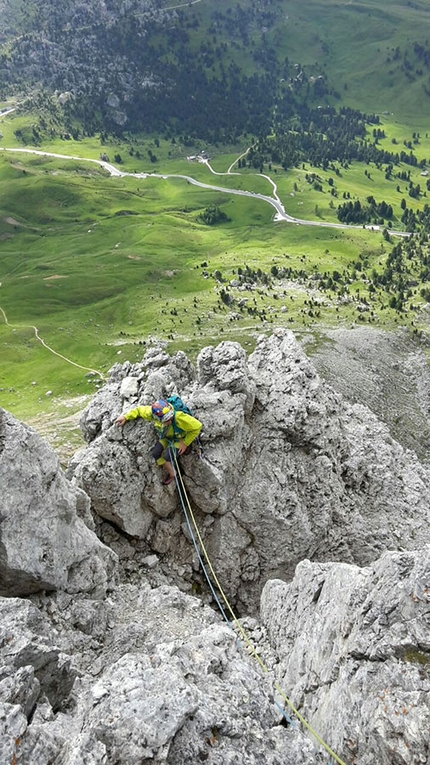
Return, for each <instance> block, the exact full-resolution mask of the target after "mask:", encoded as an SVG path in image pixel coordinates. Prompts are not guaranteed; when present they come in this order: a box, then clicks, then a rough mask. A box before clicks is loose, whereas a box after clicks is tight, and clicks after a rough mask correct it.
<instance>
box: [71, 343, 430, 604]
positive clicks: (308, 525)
mask: <svg viewBox="0 0 430 765" xmlns="http://www.w3.org/2000/svg"><path fill="white" fill-rule="evenodd" d="M132 377H135V379H136V380H137V382H138V400H139V402H140V403H146V404H147V403H150V402H151V400H153V399H154V398H156V397H159V396H166V395H169V394H170V393H173V392H178V393H179V394H180V395H181V396H182V397H183V398H184V400H186V401H187V403H188V404H189V405H190V406H191V407H192V409H193V411H194V412H195V414H196V416H197V417H198V418H199V419H200V420H201V421H202V423H203V430H202V436H201V444H202V451H201V452H200V457H201V458H200V459H199V458H198V456H197V455H194V456H189V457H186V458H185V457H184V458H183V459H181V466H182V467H181V470H182V478H183V482H184V486H185V488H186V491H187V495H188V497H189V501H190V503H191V505H192V507H193V509H194V514H195V517H196V519H197V522H198V524H199V526H200V528H201V530H202V534H203V537H204V543H205V545H206V547H207V549H208V552H209V555H210V558H211V560H212V562H213V565H214V567H215V569H216V571H217V572H218V576H219V578H220V581H221V582H222V583H223V584H224V585H225V587H226V590H227V593H228V595H229V597H230V598H231V599H232V600H233V602H235V603H238V604H239V605H240V607H241V608H242V610H245V611H246V612H248V613H251V612H253V611H254V612H255V611H256V610H257V608H258V600H259V595H260V592H261V587H262V584H264V582H265V581H266V580H267V579H269V578H277V577H281V578H289V577H291V576H292V574H293V572H294V569H295V566H296V564H297V563H298V562H299V561H300V560H302V559H303V558H305V557H307V558H309V559H312V560H320V561H325V560H342V561H346V562H350V563H357V564H359V565H366V564H368V563H370V562H371V561H373V560H375V559H376V558H377V557H378V556H379V555H380V554H381V552H383V551H384V550H387V549H396V548H400V547H406V548H413V547H418V546H421V545H423V544H425V543H427V542H428V541H429V540H430V532H429V528H430V525H429V520H430V502H429V499H430V490H429V485H430V484H429V469H428V468H427V467H425V466H423V465H422V464H420V462H419V461H418V459H417V458H416V456H415V455H414V454H413V453H412V452H409V451H405V450H404V449H403V448H402V447H401V446H400V445H399V444H398V443H397V442H396V441H394V440H393V439H392V437H391V436H390V433H389V431H388V428H387V427H386V426H385V425H384V424H383V423H381V422H380V421H379V420H378V419H377V418H376V417H375V415H374V414H372V412H371V411H370V410H369V409H367V408H366V407H365V406H362V405H359V404H350V403H348V402H347V401H346V400H345V399H344V398H343V397H342V396H341V395H340V394H339V393H336V392H335V391H334V390H333V389H332V388H331V387H330V386H328V385H327V384H326V383H325V382H324V381H323V380H322V379H321V378H320V377H319V375H318V374H317V372H316V370H315V368H314V366H313V365H312V364H311V362H310V361H309V359H308V358H307V357H306V355H305V353H304V352H303V350H302V348H301V347H300V345H299V344H298V343H297V341H296V339H295V338H294V335H293V334H292V333H291V332H288V331H284V330H282V331H279V332H278V333H275V334H273V335H272V336H271V337H270V338H266V337H262V338H261V339H260V340H259V342H258V344H257V347H256V350H255V352H254V353H253V354H252V355H251V356H250V357H249V359H247V358H246V355H245V352H244V351H243V349H242V348H241V347H240V346H239V345H238V344H237V343H230V342H223V343H220V344H219V345H218V346H217V347H216V348H213V347H209V348H205V349H203V351H202V352H201V353H200V355H199V357H198V360H197V368H196V369H194V368H193V367H192V366H191V364H190V363H189V362H188V360H187V359H186V357H185V356H184V354H176V356H174V357H172V358H170V357H169V356H168V355H167V354H166V353H165V352H164V351H163V350H162V349H155V350H153V351H152V352H148V354H147V355H146V356H145V359H144V360H143V362H142V363H140V364H135V365H130V364H126V365H125V367H124V368H123V369H122V368H121V367H120V366H119V365H117V366H116V367H115V370H114V378H113V380H112V381H110V382H109V383H108V385H107V388H106V391H107V392H106V399H104V393H103V389H102V390H101V391H100V392H99V393H98V394H97V397H96V398H97V401H98V404H97V407H98V408H97V410H96V409H94V405H90V409H89V411H90V412H91V417H89V418H88V416H84V418H83V427H84V434H85V435H86V437H87V438H88V439H89V440H91V445H90V447H89V448H88V449H87V450H85V451H81V452H80V453H79V454H78V455H77V457H76V459H75V460H74V461H73V463H72V464H71V466H70V470H69V473H68V475H69V476H70V477H71V478H72V480H73V482H74V483H75V484H76V485H77V486H79V487H80V488H82V489H83V490H84V491H85V492H86V493H87V494H88V495H89V496H90V498H91V502H92V507H93V509H94V510H95V511H96V512H97V513H98V514H100V515H101V516H102V517H104V518H107V519H109V520H111V521H113V522H114V523H115V524H116V525H117V526H118V527H119V528H121V529H123V530H124V531H126V532H127V533H128V534H131V535H133V536H137V537H140V538H145V539H146V540H147V541H148V543H149V544H150V545H151V540H153V543H154V547H153V550H154V552H157V553H162V554H163V555H165V556H167V557H169V556H170V559H171V560H172V562H173V560H178V561H182V562H183V563H185V562H186V557H187V554H188V553H187V550H189V539H186V538H185V537H184V535H183V534H180V535H179V536H175V534H176V531H175V530H174V529H176V520H175V519H176V516H177V514H178V512H182V511H181V509H180V506H179V508H178V502H177V500H178V494H177V492H176V489H175V487H174V486H173V485H171V486H170V487H169V488H168V489H166V488H164V487H162V486H161V485H160V477H159V474H160V471H159V469H158V468H157V467H156V466H155V465H154V463H153V461H152V459H151V456H150V450H151V447H152V445H153V444H154V443H155V440H156V436H155V433H154V429H153V428H152V427H151V424H150V423H148V422H144V421H142V420H136V421H133V422H130V423H127V424H126V425H125V426H124V428H123V429H122V430H120V429H119V428H117V427H116V426H112V425H108V424H107V423H111V422H112V421H113V420H114V418H115V416H117V415H118V414H119V413H120V410H121V409H122V408H123V403H122V400H121V396H120V388H121V384H122V382H121V381H123V380H124V378H126V379H130V378H132ZM115 386H116V387H115ZM113 401H116V402H117V404H118V406H117V408H116V411H113V410H112V411H110V414H109V416H106V414H105V412H106V411H107V410H108V409H109V407H110V406H111V404H112V402H113ZM103 402H104V403H103ZM120 402H121V403H120ZM124 403H125V404H126V402H124ZM97 412H98V414H97ZM97 418H98V419H97ZM88 421H90V422H91V427H90V428H88V427H87V425H86V423H88ZM95 432H98V433H99V435H98V436H97V437H96V438H95V439H94V438H93V433H95ZM207 515H211V516H212V517H213V519H214V522H213V523H212V524H211V525H210V526H204V518H205V516H207ZM160 518H161V519H163V523H164V525H163V526H162V527H161V526H160V525H159V521H158V519H160ZM169 525H171V527H172V533H170V532H169ZM182 528H183V529H184V531H185V535H186V536H188V537H189V533H188V531H187V530H186V529H187V527H186V524H185V525H183V526H182ZM160 529H162V531H163V534H162V540H161V542H160V533H159V532H160ZM166 540H167V542H168V543H166ZM160 544H161V547H160Z"/></svg>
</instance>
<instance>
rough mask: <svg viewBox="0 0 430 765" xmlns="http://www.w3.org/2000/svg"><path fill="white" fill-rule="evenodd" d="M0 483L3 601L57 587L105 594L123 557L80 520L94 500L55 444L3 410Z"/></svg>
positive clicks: (0, 592)
mask: <svg viewBox="0 0 430 765" xmlns="http://www.w3.org/2000/svg"><path fill="white" fill-rule="evenodd" d="M0 484H1V487H2V492H1V497H0V508H1V511H0V595H27V594H29V593H32V592H36V591H37V590H42V589H44V590H53V589H57V588H60V589H63V590H66V591H69V592H79V591H82V592H89V593H92V594H93V595H96V596H101V595H103V594H104V593H105V592H106V588H107V586H108V585H109V582H110V581H111V580H112V577H113V574H114V569H115V561H116V556H115V555H114V554H113V553H112V551H111V550H109V549H108V548H107V547H106V546H105V545H103V544H102V543H101V542H100V540H99V539H98V538H97V536H96V535H95V534H94V532H93V531H91V530H90V529H89V528H88V527H87V526H86V525H85V523H84V522H83V520H82V519H81V517H79V516H81V515H85V514H86V513H88V512H89V509H88V508H89V500H88V497H86V496H85V495H84V494H83V492H82V491H80V490H79V489H76V487H74V486H72V485H71V484H70V482H69V481H68V480H67V479H66V477H65V475H64V473H63V472H62V470H61V468H60V466H59V460H58V457H57V456H56V455H55V453H54V452H53V451H52V449H51V448H50V447H49V446H48V444H47V443H46V442H45V441H43V439H42V438H40V436H38V435H37V433H36V432H35V431H34V430H32V429H31V428H29V427H27V426H25V425H23V424H22V423H19V422H18V421H17V420H15V419H14V418H13V417H12V416H11V415H9V414H7V413H6V412H5V411H4V410H3V409H0ZM84 508H85V509H84Z"/></svg>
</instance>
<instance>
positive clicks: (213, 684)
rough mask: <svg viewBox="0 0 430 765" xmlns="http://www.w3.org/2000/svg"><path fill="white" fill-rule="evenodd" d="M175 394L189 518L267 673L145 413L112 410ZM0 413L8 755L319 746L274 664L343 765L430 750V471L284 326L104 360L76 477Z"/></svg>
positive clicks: (128, 757)
mask: <svg viewBox="0 0 430 765" xmlns="http://www.w3.org/2000/svg"><path fill="white" fill-rule="evenodd" d="M174 392H179V393H180V394H181V395H182V396H183V398H184V399H186V400H187V402H188V403H189V404H191V406H192V407H193V409H194V411H195V413H196V416H198V417H199V418H200V419H201V420H202V422H203V424H204V429H203V436H202V454H200V458H198V455H196V454H195V455H193V456H190V457H188V458H183V459H182V466H181V470H182V474H183V481H184V484H185V486H186V489H187V493H188V496H189V499H190V503H191V506H192V509H193V513H194V514H195V517H196V519H197V523H198V525H199V529H200V532H201V535H202V538H203V540H204V543H205V546H206V547H207V550H208V552H209V555H210V558H211V561H212V564H213V566H214V570H215V571H216V572H217V576H218V577H219V579H220V581H221V582H222V586H223V588H224V589H225V591H226V592H227V594H228V597H229V598H230V600H231V602H232V604H233V605H234V607H235V609H236V611H237V613H238V614H239V616H240V618H241V624H242V625H243V627H244V628H245V630H246V632H247V634H248V635H249V637H250V640H251V642H252V644H253V645H254V646H255V651H256V652H257V653H258V654H259V655H261V656H262V657H263V660H264V664H265V667H266V670H267V671H266V672H263V671H262V670H261V667H260V666H259V663H258V662H256V661H255V657H254V656H252V655H249V653H248V651H247V650H245V649H244V648H243V647H242V644H241V643H240V641H239V640H238V638H237V635H236V633H235V631H234V630H233V629H231V625H230V626H229V625H228V624H225V622H224V621H223V620H222V618H221V616H220V615H219V613H218V612H217V610H216V609H214V608H213V606H214V603H213V600H212V597H211V594H210V592H209V590H208V588H207V587H206V584H205V581H204V579H203V578H202V574H201V571H200V566H199V560H198V557H197V554H196V552H195V551H194V549H193V546H192V544H191V542H190V539H189V531H188V529H187V527H186V525H185V524H184V520H183V516H182V511H181V507H180V505H179V506H178V494H177V492H176V490H175V489H174V488H173V487H168V488H165V487H162V486H161V482H160V476H159V475H158V469H157V468H156V466H155V465H154V464H152V462H151V460H150V456H149V450H150V448H151V446H152V444H153V440H154V433H153V430H152V428H151V426H150V424H149V423H145V422H143V421H135V422H133V423H129V424H127V425H126V426H125V427H124V428H123V429H122V430H121V429H118V428H117V427H116V426H115V425H114V424H113V423H114V420H115V417H116V416H117V415H118V414H119V413H120V412H121V411H123V410H124V411H125V410H126V409H128V408H130V407H131V406H134V405H135V404H136V403H137V402H141V403H148V402H150V401H151V400H152V399H154V398H156V397H158V396H160V395H168V394H171V393H174ZM0 412H1V417H0V479H1V485H2V488H3V487H4V490H3V492H2V497H1V506H0V507H1V511H0V586H1V596H2V597H0V609H1V611H2V618H1V619H0V624H1V627H0V657H1V658H0V689H1V695H0V699H1V700H0V707H1V715H0V729H1V736H0V752H1V761H2V762H5V763H9V762H11V763H12V762H13V763H14V765H15V763H16V765H24V763H25V765H48V763H55V764H56V765H78V763H79V765H81V763H86V765H87V764H88V765H122V763H124V765H125V763H127V764H129V763H130V762H136V763H137V762H139V763H141V764H142V765H143V763H145V765H146V763H166V765H182V763H183V765H186V764H187V765H190V764H191V763H193V765H194V763H198V762H207V763H209V764H212V765H224V763H225V764H226V765H227V763H233V762H241V763H246V764H249V765H253V764H254V763H255V765H257V763H258V764H260V763H264V765H266V764H267V765H278V764H279V765H281V763H282V764H283V765H285V763H286V765H288V763H291V764H292V763H296V764H298V765H300V763H303V764H304V763H306V764H307V765H312V764H313V763H318V762H327V754H325V753H323V754H321V753H318V752H317V751H316V749H315V748H314V745H313V743H312V741H311V739H310V738H309V736H305V735H304V734H303V732H302V731H301V729H300V726H299V725H297V726H296V725H294V726H291V725H290V723H289V722H287V720H286V718H285V717H283V715H282V713H281V707H283V706H285V705H284V702H283V699H282V698H281V697H280V696H278V694H276V693H275V692H274V690H273V689H274V682H277V683H278V684H279V686H280V687H282V688H283V689H285V692H286V693H287V694H288V695H289V696H290V698H291V700H292V702H293V703H294V705H295V706H296V707H297V708H299V709H300V710H301V712H302V713H303V714H304V715H305V717H306V718H307V719H308V720H309V722H310V723H311V725H312V726H313V727H314V728H315V729H316V730H318V732H319V733H320V734H321V735H322V736H323V738H324V739H325V740H326V741H327V742H328V743H329V744H330V745H331V746H332V747H333V748H334V749H335V751H336V752H337V753H338V755H339V756H340V757H341V758H342V759H343V761H344V762H345V763H347V765H352V763H355V764H356V765H368V763H369V765H370V763H374V762H378V763H381V765H415V763H426V762H427V761H428V757H429V749H428V740H429V736H428V729H429V723H430V720H429V714H428V704H427V698H428V691H429V684H430V678H429V666H430V659H429V652H430V645H429V640H428V635H429V631H428V621H427V620H428V603H429V594H428V593H429V590H428V586H429V570H430V565H429V564H430V547H429V543H430V534H429V532H428V528H429V524H428V521H429V502H428V500H429V490H428V485H429V483H428V478H429V476H428V468H427V467H426V466H425V465H423V464H421V463H420V462H419V460H418V459H417V457H416V455H415V454H414V453H413V452H411V451H407V450H405V449H403V448H402V447H401V446H400V445H399V444H398V443H397V442H396V441H394V440H393V439H392V437H391V436H390V434H389V431H388V429H387V427H386V426H385V425H384V424H382V423H381V422H380V421H379V420H378V419H377V418H376V417H375V415H373V414H372V413H371V412H370V410H368V409H367V408H366V407H364V406H362V405H359V404H349V403H348V402H347V401H346V400H345V399H344V398H343V397H342V396H341V395H339V394H338V393H336V392H335V391H334V390H333V389H332V388H330V387H329V386H328V385H327V384H326V383H324V382H323V381H322V380H321V378H320V377H319V376H318V374H317V373H316V370H315V368H314V367H313V365H312V364H311V363H310V361H309V359H308V358H307V357H306V356H305V354H304V353H303V350H302V349H301V348H300V346H299V345H298V343H297V342H296V340H295V338H294V336H293V335H292V334H291V333H289V332H284V331H283V332H280V333H279V334H275V335H273V336H272V337H271V338H269V339H265V338H262V339H261V341H260V343H259V344H258V345H257V348H256V351H255V352H254V354H252V356H251V357H250V358H249V359H247V358H246V355H245V353H244V351H243V349H242V348H241V347H240V346H239V345H237V344H235V343H221V344H220V345H219V346H218V347H217V348H212V347H211V348H205V349H204V350H203V351H202V352H201V354H200V356H199V358H198V360H197V365H196V368H195V369H194V367H193V366H192V365H191V363H190V362H189V360H188V359H187V357H186V356H185V355H184V354H182V353H179V354H176V355H175V356H174V357H169V356H168V355H167V354H166V353H165V352H164V350H163V349H162V348H160V347H156V348H153V349H151V350H150V351H149V352H148V353H147V354H146V356H145V358H144V359H143V360H142V362H141V363H139V364H134V365H132V364H129V363H126V364H124V365H116V366H115V367H114V368H113V369H112V370H111V372H110V377H109V381H108V383H107V385H106V386H105V387H104V388H103V389H102V390H100V391H99V392H98V393H97V395H96V396H95V397H94V398H93V400H92V401H91V403H90V405H89V407H88V408H87V409H86V411H85V413H84V416H83V419H82V429H83V433H84V435H85V437H86V440H87V442H88V446H86V447H85V448H84V449H83V450H81V452H80V453H78V454H77V455H75V457H74V459H73V460H72V462H71V464H70V466H69V469H68V471H67V477H66V476H65V475H64V474H63V472H62V471H61V469H60V467H59V465H58V458H56V456H55V455H54V454H53V452H52V451H51V450H50V448H49V447H48V446H47V445H46V443H45V442H44V441H43V440H42V439H41V438H40V437H39V436H37V434H36V433H35V432H34V431H32V430H31V429H30V428H28V427H27V426H25V425H22V424H21V423H18V422H17V421H16V420H14V418H13V417H12V416H11V415H8V414H7V413H6V412H4V411H3V410H0ZM197 595H198V597H197ZM275 702H277V703H275ZM287 711H288V710H287Z"/></svg>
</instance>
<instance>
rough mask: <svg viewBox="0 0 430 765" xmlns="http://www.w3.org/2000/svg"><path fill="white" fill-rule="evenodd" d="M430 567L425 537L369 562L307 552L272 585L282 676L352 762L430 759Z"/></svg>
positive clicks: (388, 764) (269, 593)
mask: <svg viewBox="0 0 430 765" xmlns="http://www.w3.org/2000/svg"><path fill="white" fill-rule="evenodd" d="M429 576H430V546H426V547H425V548H424V549H423V550H420V551H417V552H399V553H392V552H389V553H385V554H384V555H383V556H382V557H381V558H380V559H379V560H378V561H376V563H374V564H373V565H372V566H370V567H368V568H362V569H360V568H358V567H356V566H353V565H348V564H342V563H340V564H337V563H336V564H329V563H325V564H315V563H310V562H309V561H303V562H301V563H300V564H299V565H298V566H297V569H296V574H295V577H294V579H293V581H292V582H291V583H290V584H286V583H285V582H281V581H280V580H273V581H269V582H267V584H266V586H265V587H264V590H263V593H262V598H261V616H262V620H263V624H264V625H265V627H266V628H267V632H268V635H269V639H270V642H271V646H272V648H273V649H274V651H275V654H276V656H277V659H278V667H277V670H276V675H277V678H278V682H279V684H280V686H281V687H282V688H285V689H289V696H290V698H291V699H292V701H293V703H294V704H295V705H296V706H297V705H298V706H299V707H300V710H301V712H302V714H303V715H304V716H305V717H307V719H308V720H309V722H310V723H311V725H312V726H313V727H314V728H315V729H316V730H318V731H319V733H320V734H321V735H322V736H323V737H328V738H329V739H330V741H331V746H332V747H333V748H334V750H335V751H336V752H337V754H338V755H340V756H341V757H343V758H344V759H345V761H346V762H356V763H357V764H359V765H367V763H374V762H377V763H378V765H393V763H396V765H411V763H427V762H428V758H429V756H430V749H429V738H428V730H429V725H430V708H429V704H428V698H429V692H430V673H429V668H430V637H429V629H428V627H429V625H428V611H429V602H430V597H429Z"/></svg>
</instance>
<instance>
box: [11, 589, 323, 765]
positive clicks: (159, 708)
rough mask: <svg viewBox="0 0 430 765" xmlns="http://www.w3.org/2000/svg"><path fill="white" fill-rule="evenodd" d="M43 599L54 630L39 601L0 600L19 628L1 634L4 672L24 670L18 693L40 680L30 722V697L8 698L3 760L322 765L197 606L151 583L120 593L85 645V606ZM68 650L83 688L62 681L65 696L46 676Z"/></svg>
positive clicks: (226, 636) (216, 621)
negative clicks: (80, 620) (81, 619)
mask: <svg viewBox="0 0 430 765" xmlns="http://www.w3.org/2000/svg"><path fill="white" fill-rule="evenodd" d="M36 599H37V597H36ZM36 599H35V602H36ZM38 602H39V607H40V608H45V607H47V608H48V611H49V613H50V614H51V615H53V614H54V613H55V615H56V621H57V629H56V631H55V632H54V631H53V630H52V627H50V625H49V623H47V618H46V616H42V614H41V613H39V611H38V609H36V608H35V606H34V605H33V604H30V603H28V602H26V603H24V602H21V603H19V601H18V600H16V601H13V600H8V601H7V600H4V601H3V602H1V601H0V613H1V617H2V623H5V622H7V621H9V622H10V626H9V627H6V626H4V627H3V628H2V629H3V633H2V634H1V635H0V645H1V646H3V648H2V649H1V652H0V660H1V665H2V666H4V667H7V668H8V669H9V670H10V673H12V672H13V671H14V672H15V676H14V677H13V680H14V682H15V685H16V686H18V683H19V672H21V671H22V669H21V665H24V666H25V669H26V671H27V673H28V676H29V677H33V678H34V674H38V677H39V682H40V685H36V686H35V687H34V691H33V703H32V708H31V711H30V710H29V713H28V715H27V716H26V715H25V714H24V712H23V705H24V703H25V702H24V698H23V696H22V695H21V696H20V695H19V694H16V696H15V703H12V701H13V699H12V697H11V695H10V694H9V696H8V697H5V698H7V700H5V702H4V704H3V708H2V718H1V719H2V726H3V728H4V736H3V737H2V739H1V742H0V753H1V755H2V756H3V758H2V762H3V761H5V762H8V761H11V762H12V761H13V758H14V757H15V759H16V763H17V765H24V763H25V765H43V764H44V763H45V764H46V763H47V762H52V761H57V760H58V762H61V763H62V765H78V764H79V765H80V764H81V763H82V762H88V763H91V765H107V763H109V762H112V763H113V762H115V763H117V765H126V764H127V765H129V763H130V762H141V761H142V762H143V761H148V762H157V763H158V764H159V765H189V763H194V762H200V761H205V762H208V763H209V765H224V763H225V764H226V765H227V763H230V762H247V763H249V764H250V765H316V763H317V762H319V761H320V760H319V758H318V757H317V755H316V753H315V751H314V747H313V744H312V743H311V742H310V741H309V740H308V739H307V738H306V737H304V736H303V735H302V734H301V733H300V731H299V730H298V729H293V730H291V729H288V728H286V727H285V726H283V725H281V720H282V717H281V716H280V714H279V710H278V708H277V707H276V706H275V705H274V702H273V691H272V688H271V683H270V679H269V678H268V676H267V675H265V674H264V673H263V672H262V671H261V669H260V667H259V665H258V663H257V662H255V660H254V659H253V658H251V657H249V656H248V655H247V653H246V652H245V651H244V650H243V649H242V647H241V646H240V644H239V643H238V641H237V638H236V635H235V634H234V632H233V631H232V630H231V629H230V628H229V627H228V626H227V625H225V624H223V623H221V622H220V618H219V616H217V614H216V613H215V612H214V611H213V610H212V609H211V608H209V607H208V606H203V605H202V603H201V602H200V601H199V600H197V599H196V598H194V597H191V596H188V595H185V594H184V593H181V592H180V591H179V590H178V589H177V588H175V587H168V586H164V587H160V588H156V589H151V588H150V587H149V586H148V585H146V584H145V583H144V582H142V584H141V586H137V587H133V586H130V585H124V586H120V587H118V588H117V589H116V590H115V591H114V592H113V593H112V594H111V596H110V597H109V599H106V600H105V601H104V602H103V601H99V602H98V603H97V604H96V603H95V604H94V608H96V607H97V608H98V612H99V617H100V619H101V621H102V622H103V623H104V625H105V627H104V630H103V632H101V631H99V630H98V628H97V625H96V622H95V621H94V620H93V621H89V622H87V625H86V629H87V631H86V632H85V634H84V635H82V638H83V639H80V638H79V633H80V630H81V626H78V625H77V624H76V622H75V623H74V624H72V622H73V621H74V617H73V616H72V614H73V613H74V612H75V609H76V606H77V605H78V604H79V601H76V600H75V601H73V600H71V601H70V602H69V603H68V604H67V603H66V601H65V600H64V598H63V597H61V598H60V597H59V596H58V595H55V594H52V595H46V596H43V598H41V597H39V599H38ZM88 630H89V631H88ZM95 637H96V639H94V638H95ZM61 645H63V646H66V645H67V646H68V647H69V648H70V649H72V650H73V662H74V664H75V675H76V679H75V681H74V683H73V684H72V685H70V684H69V686H68V687H67V686H66V685H65V684H64V683H61V682H59V683H58V688H57V696H56V697H55V698H54V697H53V696H52V683H51V676H52V673H51V671H50V670H49V671H48V670H47V669H46V668H47V666H49V662H51V663H52V664H55V662H57V664H58V662H59V660H60V658H61V654H60V652H59V647H60V646H61ZM48 654H49V659H47V655H48ZM37 668H38V669H37ZM75 675H73V674H70V679H72V680H73V679H74V677H75ZM60 676H61V672H60ZM0 687H1V686H0ZM60 689H61V693H60ZM45 694H46V695H45ZM60 704H61V709H60V710H59V709H58V707H59V705H60ZM24 734H25V735H24ZM7 758H9V759H7Z"/></svg>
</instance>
